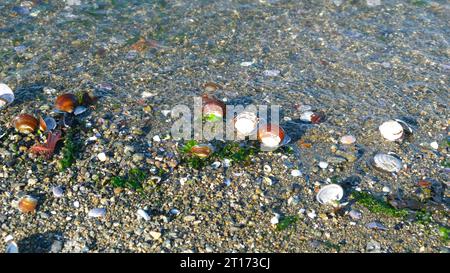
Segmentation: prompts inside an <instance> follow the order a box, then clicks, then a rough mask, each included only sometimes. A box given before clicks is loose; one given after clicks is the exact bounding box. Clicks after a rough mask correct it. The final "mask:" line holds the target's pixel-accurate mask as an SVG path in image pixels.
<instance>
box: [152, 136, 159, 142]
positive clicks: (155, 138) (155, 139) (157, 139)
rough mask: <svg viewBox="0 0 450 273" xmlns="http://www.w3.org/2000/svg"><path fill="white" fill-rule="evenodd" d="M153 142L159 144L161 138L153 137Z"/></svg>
mask: <svg viewBox="0 0 450 273" xmlns="http://www.w3.org/2000/svg"><path fill="white" fill-rule="evenodd" d="M153 141H155V142H160V141H161V138H160V137H159V136H158V135H156V136H154V137H153Z"/></svg>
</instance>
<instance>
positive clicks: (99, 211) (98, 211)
mask: <svg viewBox="0 0 450 273" xmlns="http://www.w3.org/2000/svg"><path fill="white" fill-rule="evenodd" d="M105 215H106V209H104V208H94V209H91V210H90V211H89V212H88V216H89V217H95V218H98V217H103V216H105Z"/></svg>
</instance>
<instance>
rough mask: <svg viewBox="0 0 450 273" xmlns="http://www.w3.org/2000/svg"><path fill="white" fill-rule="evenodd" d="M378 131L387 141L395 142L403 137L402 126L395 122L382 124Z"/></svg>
mask: <svg viewBox="0 0 450 273" xmlns="http://www.w3.org/2000/svg"><path fill="white" fill-rule="evenodd" d="M378 129H379V130H380V133H381V135H382V136H383V137H384V138H385V139H387V140H389V141H397V140H400V139H401V138H402V137H403V126H402V125H401V124H400V123H399V122H397V121H395V120H388V121H386V122H383V124H381V125H380V127H378Z"/></svg>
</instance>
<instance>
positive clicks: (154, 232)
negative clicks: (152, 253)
mask: <svg viewBox="0 0 450 273" xmlns="http://www.w3.org/2000/svg"><path fill="white" fill-rule="evenodd" d="M150 236H152V238H153V239H154V240H158V239H159V238H161V232H157V231H150Z"/></svg>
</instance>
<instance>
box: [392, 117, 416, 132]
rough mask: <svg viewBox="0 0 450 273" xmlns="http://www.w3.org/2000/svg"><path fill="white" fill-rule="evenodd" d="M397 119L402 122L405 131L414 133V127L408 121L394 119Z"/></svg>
mask: <svg viewBox="0 0 450 273" xmlns="http://www.w3.org/2000/svg"><path fill="white" fill-rule="evenodd" d="M394 120H395V121H397V122H398V123H400V124H401V125H402V127H403V131H404V132H405V133H406V134H412V133H413V128H412V127H411V126H410V125H409V123H408V122H406V121H404V120H401V119H394Z"/></svg>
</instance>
